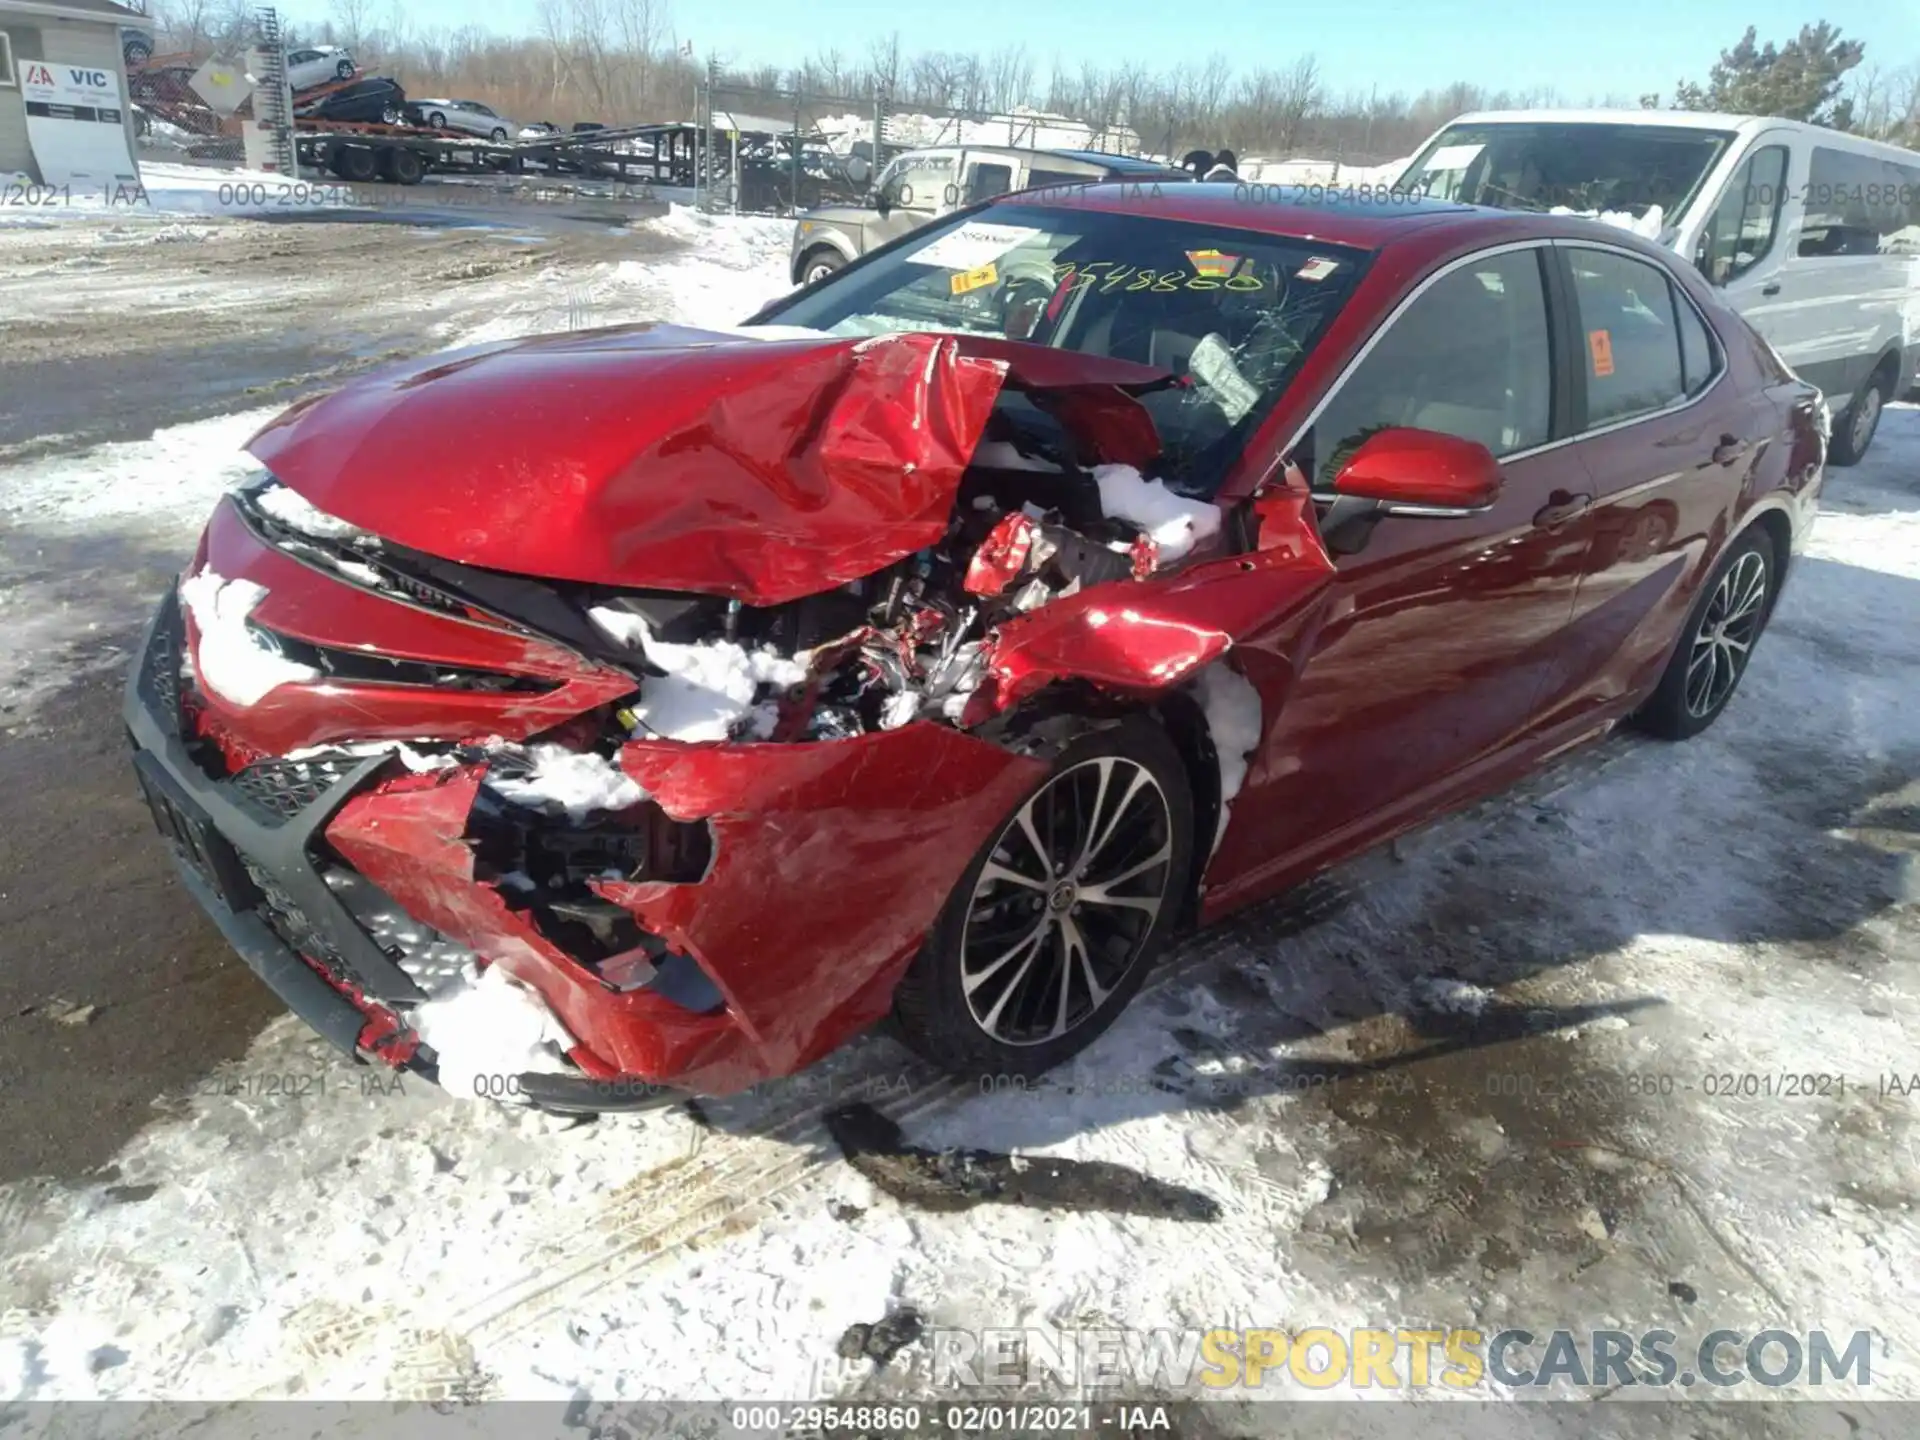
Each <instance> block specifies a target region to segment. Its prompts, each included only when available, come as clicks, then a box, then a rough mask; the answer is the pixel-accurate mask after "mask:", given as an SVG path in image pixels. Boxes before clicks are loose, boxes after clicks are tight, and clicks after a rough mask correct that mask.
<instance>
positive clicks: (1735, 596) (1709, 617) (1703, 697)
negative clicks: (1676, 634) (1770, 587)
mask: <svg viewBox="0 0 1920 1440" xmlns="http://www.w3.org/2000/svg"><path fill="white" fill-rule="evenodd" d="M1766 599H1767V560H1766V557H1765V556H1764V555H1762V554H1761V553H1760V552H1759V551H1757V550H1749V551H1747V553H1746V554H1744V555H1742V556H1741V557H1740V558H1739V559H1738V560H1737V561H1735V562H1734V564H1733V565H1732V567H1731V568H1729V569H1728V571H1727V573H1726V574H1724V575H1722V576H1721V577H1720V583H1719V584H1718V585H1716V586H1715V587H1714V591H1713V598H1712V599H1711V600H1710V601H1708V602H1707V609H1706V613H1705V614H1703V615H1702V616H1701V617H1700V626H1699V628H1698V629H1697V630H1695V631H1694V634H1693V647H1692V651H1691V653H1690V654H1689V656H1688V659H1687V713H1688V714H1689V715H1691V716H1693V717H1694V718H1695V719H1703V718H1705V717H1706V716H1708V715H1711V714H1713V713H1714V712H1715V711H1716V710H1718V709H1719V708H1720V707H1721V706H1722V705H1724V704H1726V702H1727V697H1728V696H1729V695H1731V694H1732V693H1733V687H1734V686H1735V685H1736V684H1738V683H1739V680H1740V676H1741V674H1742V673H1743V672H1744V671H1745V670H1746V668H1747V657H1748V656H1749V655H1750V654H1751V653H1752V651H1753V642H1754V640H1755V639H1756V638H1757V637H1758V636H1759V633H1760V621H1761V619H1762V618H1763V613H1762V612H1763V608H1764V606H1765V604H1766Z"/></svg>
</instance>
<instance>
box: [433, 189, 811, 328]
mask: <svg viewBox="0 0 1920 1440" xmlns="http://www.w3.org/2000/svg"><path fill="white" fill-rule="evenodd" d="M635 228H636V229H647V230H653V231H656V232H657V233H659V234H662V235H666V236H670V237H671V238H673V239H675V240H678V241H681V242H682V243H683V244H685V245H686V247H687V249H686V250H685V251H683V252H680V253H677V254H674V255H672V256H670V257H668V258H665V259H660V260H652V259H648V260H625V261H619V262H616V263H614V264H612V265H606V266H601V267H599V268H598V270H597V271H596V273H595V274H594V275H592V276H591V277H589V278H588V279H587V280H585V281H584V282H582V283H580V284H577V285H574V286H572V287H570V288H569V289H568V290H567V291H566V292H565V293H562V294H558V295H556V294H554V293H553V291H552V289H551V287H550V286H546V285H543V284H541V283H540V282H539V281H538V280H537V279H535V280H528V281H523V282H521V283H520V284H518V285H515V286H509V287H505V289H504V291H503V294H502V296H501V303H500V310H499V313H498V315H496V316H495V317H494V318H493V319H491V320H489V321H486V322H485V323H483V324H481V325H479V326H477V327H473V328H469V329H465V330H462V331H459V332H455V333H452V334H449V335H448V336H447V337H446V343H447V344H448V345H450V346H454V345H480V344H486V343H489V342H492V341H495V340H502V339H510V338H513V337H515V336H519V335H528V334H539V333H542V332H545V331H552V330H586V329H592V328H595V327H597V326H602V325H622V324H628V323H631V322H633V321H636V320H650V319H661V320H673V321H677V322H679V323H681V324H684V325H694V326H703V325H736V324H738V323H739V322H740V321H742V320H745V319H746V318H747V317H748V316H750V315H752V314H753V313H754V312H755V311H757V310H759V309H760V307H761V306H763V305H765V304H767V303H769V302H770V301H773V300H776V299H778V298H779V297H780V296H782V295H784V294H786V293H787V292H788V291H790V290H791V289H793V282H792V280H791V279H790V278H788V274H787V253H788V249H789V247H790V245H791V242H792V240H793V222H792V221H791V220H781V219H776V218H773V217H768V216H755V215H710V214H706V213H703V212H702V211H699V210H696V209H694V208H693V207H691V206H687V205H674V206H672V207H671V209H670V210H669V212H668V213H667V214H666V215H665V216H663V217H661V218H660V219H657V220H648V221H644V222H642V223H641V224H640V225H638V226H636V227H635Z"/></svg>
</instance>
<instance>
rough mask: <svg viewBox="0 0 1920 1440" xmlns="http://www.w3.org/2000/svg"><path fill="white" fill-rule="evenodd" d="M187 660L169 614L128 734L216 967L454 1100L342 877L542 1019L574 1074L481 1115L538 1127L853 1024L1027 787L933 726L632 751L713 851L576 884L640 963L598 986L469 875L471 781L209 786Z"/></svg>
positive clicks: (825, 1038)
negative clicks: (517, 994)
mask: <svg viewBox="0 0 1920 1440" xmlns="http://www.w3.org/2000/svg"><path fill="white" fill-rule="evenodd" d="M186 643H187V633H186V628H185V624H184V621H183V617H182V615H181V605H180V602H179V600H178V598H177V595H176V594H175V593H174V592H173V591H169V593H168V595H167V597H166V598H165V599H164V600H163V601H162V603H161V605H160V608H159V612H158V613H157V614H156V615H155V617H154V619H153V621H152V623H151V625H150V626H149V629H148V632H147V635H146V639H145V642H144V645H143V649H142V653H141V658H140V660H139V662H138V663H137V664H136V666H135V667H134V670H133V673H132V676H131V678H130V680H129V685H128V692H127V697H126V706H125V719H126V724H127V728H128V731H129V733H130V737H131V739H132V742H133V745H134V748H135V764H136V769H137V771H138V774H139V777H140V781H141V784H142V786H143V788H144V789H145V791H146V793H147V796H148V799H149V802H150V804H151V806H152V808H153V811H154V814H155V818H156V820H157V822H158V823H159V826H160V828H161V830H162V831H163V833H164V834H166V836H167V837H168V838H169V839H170V840H171V842H172V849H173V852H174V854H175V857H176V860H177V861H178V862H179V866H180V870H181V874H182V876H183V879H184V881H185V883H186V885H187V887H188V890H189V892H190V893H191V894H192V895H193V896H194V898H195V899H196V900H197V901H198V902H199V903H200V905H201V906H202V908H203V909H205V910H206V911H207V912H208V914H209V915H210V916H211V917H212V918H213V920H214V921H215V923H216V924H217V925H218V926H219V927H220V929H221V931H222V933H223V934H224V935H225V936H226V938H227V940H228V941H229V943H231V944H232V945H233V947H234V948H235V950H237V951H238V952H239V953H240V955H241V956H242V957H243V958H244V959H245V960H246V962H247V963H248V965H249V966H250V967H251V968H252V969H253V970H254V971H255V972H256V973H257V974H258V975H259V976H260V978H261V979H262V980H264V981H265V982H266V983H267V985H268V986H269V987H270V988H271V989H272V990H273V991H274V992H275V993H276V994H278V995H279V996H280V998H281V999H282V1000H283V1001H284V1002H285V1003H286V1004H287V1006H288V1007H289V1008H290V1009H292V1010H293V1011H294V1012H295V1013H296V1014H297V1015H299V1016H300V1017H301V1018H302V1019H303V1020H305V1021H306V1022H307V1023H308V1024H309V1025H311V1026H312V1027H313V1028H314V1029H315V1030H317V1031H318V1032H319V1033H320V1034H322V1035H323V1036H325V1037H326V1039H327V1040H329V1041H330V1042H331V1043H332V1044H333V1045H334V1046H336V1047H337V1048H338V1049H339V1050H341V1051H342V1052H343V1053H345V1054H347V1055H349V1056H352V1057H354V1058H355V1059H356V1060H360V1061H367V1060H378V1061H381V1062H382V1063H385V1064H388V1065H393V1066H396V1067H399V1068H404V1069H407V1070H410V1071H413V1072H416V1073H420V1074H423V1075H425V1076H428V1077H429V1078H433V1079H436V1080H439V1081H441V1082H442V1083H448V1084H449V1088H454V1087H453V1086H452V1084H451V1082H450V1081H449V1080H448V1077H447V1076H446V1075H445V1074H443V1073H442V1070H443V1068H444V1067H443V1066H442V1065H441V1063H440V1057H437V1056H436V1054H435V1052H434V1051H433V1049H432V1048H431V1046H430V1045H429V1044H427V1043H425V1042H424V1040H423V1037H422V1035H421V1034H420V1033H419V1032H418V1031H417V1030H416V1029H415V1027H414V1025H413V1024H412V1022H411V1019H410V1016H411V1015H412V1014H413V1013H414V1011H415V1008H416V1007H418V1006H420V1005H421V1004H423V1003H424V1002H426V1001H428V1000H429V998H430V997H429V996H428V994H427V993H426V991H425V990H423V989H422V986H421V984H420V983H419V980H418V979H417V978H416V974H417V967H416V973H409V970H408V969H407V968H403V966H402V964H401V963H400V958H404V957H399V952H396V951H390V949H389V948H388V947H386V946H384V945H383V943H382V942H381V940H380V938H378V937H377V936H376V934H375V933H374V931H373V930H372V929H371V928H370V927H369V925H368V924H367V923H366V916H365V906H364V905H360V906H358V907H356V906H355V905H354V904H351V903H349V902H350V900H352V899H354V898H355V896H353V895H350V894H349V893H347V892H348V889H349V888H351V887H343V886H342V885H341V884H340V883H339V882H340V881H341V879H342V877H343V876H350V877H352V882H351V885H352V887H367V888H369V893H372V894H374V895H377V897H378V899H379V902H380V904H381V905H383V906H384V905H387V904H389V902H390V905H391V908H392V909H393V910H395V911H398V912H403V913H404V915H405V916H406V917H407V918H408V920H409V921H411V922H412V923H414V924H415V925H417V926H419V927H431V929H432V930H433V931H437V932H438V935H439V936H440V937H444V939H445V940H446V941H450V942H453V944H454V945H456V946H459V947H465V948H466V949H467V950H470V951H472V952H473V953H474V954H475V955H476V956H478V957H483V958H484V960H485V961H486V962H488V963H489V964H491V965H496V966H499V967H501V969H502V972H503V974H504V975H506V976H507V977H509V978H510V979H511V980H512V981H514V982H516V983H517V985H518V986H520V987H522V988H524V989H525V990H528V991H531V992H532V993H533V994H534V995H536V996H538V997H539V1000H540V1002H541V1003H542V1004H543V1005H544V1006H545V1007H546V1009H547V1010H548V1011H549V1012H550V1013H551V1014H552V1016H553V1017H555V1019H556V1020H557V1022H558V1024H559V1026H560V1027H562V1028H564V1030H565V1031H566V1033H567V1034H568V1035H569V1036H570V1037H572V1038H573V1040H574V1041H575V1044H574V1046H573V1048H572V1049H570V1050H568V1051H567V1053H566V1060H567V1061H568V1062H569V1063H570V1064H571V1065H572V1066H573V1067H574V1069H575V1071H576V1072H577V1073H571V1074H552V1073H531V1072H530V1073H518V1074H512V1075H506V1076H495V1077H492V1083H491V1084H490V1085H489V1086H488V1087H487V1088H486V1089H485V1090H479V1089H476V1093H477V1094H483V1095H491V1096H499V1097H502V1098H504V1097H506V1096H512V1097H515V1098H519V1099H522V1100H526V1101H528V1102H531V1103H533V1104H535V1105H537V1106H539V1107H541V1108H544V1109H549V1110H555V1111H562V1112H601V1111H613V1110H631V1109H640V1108H646V1107H649V1106H652V1105H657V1104H661V1103H664V1102H668V1101H671V1100H673V1099H675V1098H680V1097H684V1096H685V1095H686V1094H688V1093H705V1094H724V1093H729V1092H733V1091H737V1090H740V1089H743V1088H746V1087H747V1086H750V1085H753V1084H755V1083H757V1082H759V1081H762V1080H766V1079H770V1078H774V1077H777V1076H782V1075H786V1074H790V1073H792V1072H793V1071H795V1070H798V1069H800V1068H802V1067H803V1066H805V1065H807V1064H810V1063H812V1062H813V1061H814V1060H816V1059H818V1058H819V1057H820V1056H822V1055H824V1054H826V1053H827V1052H828V1051H830V1050H832V1049H834V1048H836V1047H837V1046H838V1045H840V1044H842V1043H844V1042H845V1041H846V1040H847V1039H849V1038H851V1037H852V1036H853V1035H854V1034H857V1033H858V1032H859V1031H861V1030H863V1029H865V1028H867V1027H868V1026H870V1025H871V1024H872V1023H873V1022H874V1021H876V1020H877V1019H879V1018H880V1017H881V1016H882V1015H884V1014H885V1013H886V1010H887V1008H888V1005H889V1003H890V999H891V995H892V991H893V988H894V985H895V984H896V982H897V980H898V978H899V975H900V973H901V971H902V970H903V969H904V968H905V966H906V964H907V963H908V962H909V961H910V960H911V958H912V956H913V954H914V952H915V951H916V950H917V948H918V946H919V944H920V942H921V939H922V937H923V936H924V934H925V933H926V931H927V930H928V928H929V927H930V926H931V925H932V924H933V922H934V920H935V919H936V917H937V916H938V913H939V910H940V908H941V906H942V904H943V903H944V902H945V900H946V897H947V895H948V894H949V893H950V891H951V889H952V886H953V883H954V880H955V878H956V877H957V875H958V874H959V873H960V872H961V871H962V870H963V869H964V867H965V865H966V863H967V861H968V859H970V858H971V855H972V853H973V852H974V851H975V850H976V849H977V848H978V847H979V845H981V844H983V843H985V840H986V839H987V831H988V830H989V829H990V828H991V827H992V825H993V824H995V823H997V820H998V818H999V817H1000V816H1001V815H1002V814H1004V813H1005V812H1006V811H1007V810H1008V809H1010V808H1011V807H1012V806H1013V805H1014V804H1015V803H1016V801H1017V798H1018V796H1019V795H1020V794H1021V793H1022V792H1023V791H1024V790H1025V789H1027V788H1028V787H1030V786H1031V785H1032V784H1033V783H1035V782H1036V780H1037V778H1038V777H1039V775H1040V774H1042V773H1043V771H1044V767H1043V766H1042V765H1041V764H1040V763H1039V762H1038V761H1036V760H1033V759H1030V758H1027V757H1023V756H1021V755H1018V754H1015V753H1012V752H1011V751H1009V750H1006V749H1003V748H1001V747H1000V746H997V745H994V744H991V743H989V742H987V741H984V740H980V739H976V738H974V737H972V736H970V735H967V734H964V733H961V732H959V731H955V730H952V729H949V728H946V727H942V726H936V725H931V724H911V725H908V726H905V727H902V728H900V729H897V730H893V731H888V732H884V733H880V734H873V735H867V736H861V737H854V738H851V739H844V740H839V741H834V742H822V743H813V744H809V743H799V744H794V743H788V744H767V745H743V744H737V743H727V744H711V745H688V744H684V743H680V742H673V741H635V742H632V743H630V744H629V745H627V746H626V747H625V749H624V750H623V751H622V752H621V754H620V756H619V757H618V758H619V762H620V764H621V766H622V767H623V768H624V769H625V771H626V772H627V773H628V774H629V775H630V776H632V777H633V779H635V780H636V781H637V782H639V783H640V784H641V785H642V786H643V787H644V789H645V790H646V792H647V794H648V795H649V796H651V797H652V799H653V801H654V803H655V804H656V805H657V806H658V807H659V809H660V810H661V811H662V812H664V815H665V817H666V823H668V824H675V823H683V822H693V821H696V820H697V821H699V822H701V823H703V824H704V825H705V826H706V827H707V829H708V830H709V831H710V833H711V847H710V851H709V853H708V854H707V855H706V856H705V857H704V858H705V864H704V869H703V872H702V873H700V874H698V875H697V876H683V877H681V878H680V879H678V880H675V881H667V880H658V879H650V878H643V879H640V880H615V879H612V878H603V879H595V880H594V881H592V883H591V889H592V891H593V892H594V895H595V896H596V897H598V899H599V900H601V901H603V902H605V905H606V907H607V908H617V909H618V910H619V911H620V912H622V913H623V914H624V915H625V916H628V917H630V918H631V921H632V922H633V923H634V925H636V926H637V927H638V929H639V930H640V931H641V932H642V934H643V935H644V938H645V943H646V944H647V945H648V946H649V947H650V953H651V957H652V959H653V960H654V961H655V962H657V963H656V964H655V965H652V966H646V965H643V966H641V967H640V971H641V973H642V975H643V977H644V979H643V982H642V983H639V984H632V985H624V984H623V985H615V984H612V983H610V980H609V977H608V975H607V973H606V972H605V968H604V967H597V966H596V964H595V962H594V959H593V957H584V958H583V957H582V956H581V955H580V954H579V953H578V947H569V946H566V945H563V944H562V943H559V941H558V940H557V939H556V937H555V934H554V933H553V931H552V927H551V926H548V925H543V924H542V923H540V918H539V916H537V915H536V913H535V911H534V910H533V909H532V908H529V906H528V905H527V904H526V903H525V901H524V897H522V896H519V895H517V894H515V893H514V886H513V885H512V884H510V883H503V877H502V876H501V875H500V874H499V873H497V867H489V866H488V864H487V860H486V853H485V852H486V848H487V847H486V844H485V842H484V840H483V839H482V837H481V835H480V828H479V827H480V824H481V816H482V814H483V812H484V811H485V808H486V807H485V805H484V804H483V803H482V795H483V786H484V784H485V781H486V777H487V772H488V765H487V764H486V763H485V762H484V761H481V762H480V763H468V764H449V765H447V766H446V767H444V768H439V769H435V770H432V771H428V772H424V773H423V772H420V771H416V770H410V769H408V768H407V767H406V766H404V765H403V764H401V763H400V758H399V755H400V747H399V746H398V745H397V744H396V745H395V746H394V747H393V748H392V749H390V750H382V751H381V752H380V753H373V754H365V755H351V756H346V755H343V756H342V757H341V758H339V759H329V760H324V761H302V762H298V769H297V771H290V767H291V766H293V764H294V762H289V761H287V760H284V759H276V758H269V759H265V760H261V761H258V762H256V763H254V764H251V765H247V766H244V767H242V768H240V769H238V770H237V771H236V772H235V773H233V774H231V775H228V776H225V777H218V776H215V775H214V774H211V773H210V771H209V767H208V765H207V763H206V756H205V754H204V753H196V751H197V750H199V751H202V752H203V749H204V742H201V743H200V744H196V742H195V740H194V737H193V735H192V734H191V732H190V730H189V729H188V728H187V727H186V726H185V725H184V724H183V718H182V717H183V713H184V712H183V707H182V699H183V687H185V686H187V685H189V684H191V683H192V682H191V674H192V672H191V668H190V667H186V666H183V657H184V655H185V653H186V652H185V650H184V648H183V647H184V646H185V645H186ZM215 768H218V767H217V766H216V767H215ZM289 773H291V774H293V775H294V776H295V778H293V779H290V780H288V781H287V782H286V783H284V784H281V785H280V786H279V788H278V789H276V788H275V784H276V780H275V777H276V776H281V775H286V774H289ZM849 876H852V877H857V879H858V882H859V883H858V884H857V886H849V885H848V883H847V880H848V877H849ZM521 878H522V879H523V877H521ZM523 883H524V879H523ZM465 1073H466V1072H464V1071H463V1072H462V1074H463V1076H464V1074H465Z"/></svg>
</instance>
